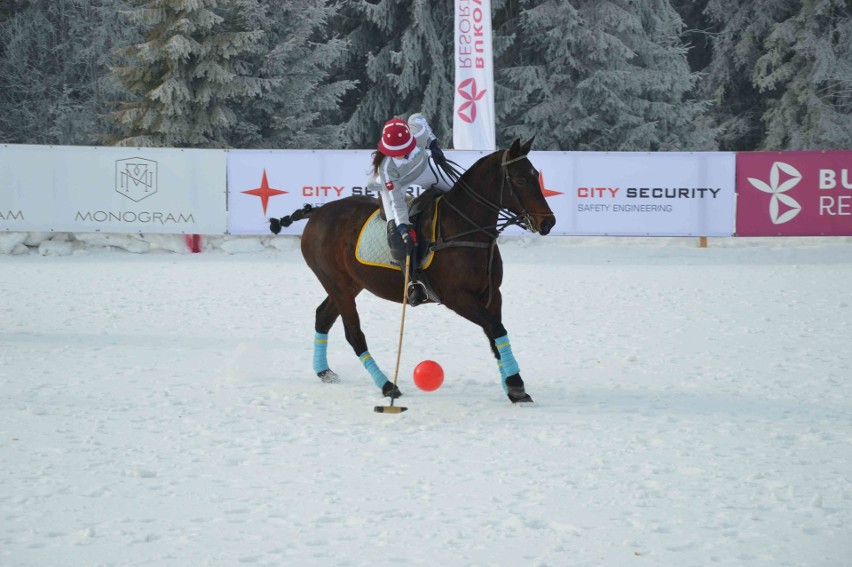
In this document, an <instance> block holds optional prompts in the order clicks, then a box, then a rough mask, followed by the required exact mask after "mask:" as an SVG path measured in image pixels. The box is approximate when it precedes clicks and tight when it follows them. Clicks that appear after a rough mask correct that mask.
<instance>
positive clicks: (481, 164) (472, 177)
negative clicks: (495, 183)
mask: <svg viewBox="0 0 852 567" xmlns="http://www.w3.org/2000/svg"><path fill="white" fill-rule="evenodd" d="M504 151H505V150H496V151H494V152H492V153H490V154H487V155H484V156H482V157H481V158H479V159H478V160H476V161H475V162H473V165H471V166H470V167H469V168H467V170H465V172H464V173H462V174H461V177H459V179H458V180H457V181H456V182H455V183H453V187H452V188H451V189H450V191H453V190H455V189H456V188H458V187H461V186H463V185H467V186H468V187H473V186H474V185H473V184H472V182H474V181H476V177H477V176H479V175H481V173H479V171H480V170H484V171H487V167H486V166H487V162H488V161H489V160H496V159H498V158H499V156H501V155H502V154H503V152H504Z"/></svg>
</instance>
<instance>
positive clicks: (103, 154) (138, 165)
mask: <svg viewBox="0 0 852 567" xmlns="http://www.w3.org/2000/svg"><path fill="white" fill-rule="evenodd" d="M225 164H226V161H225V152H224V151H221V150H189V149H185V150H182V149H174V148H171V149H167V148H112V147H110V148H104V147H82V146H61V147H59V146H28V145H4V146H2V147H0V211H2V215H0V230H13V231H21V232H26V231H60V232H116V233H127V232H148V233H182V232H183V233H196V234H223V233H224V231H225V228H226V218H225V196H226V195H225Z"/></svg>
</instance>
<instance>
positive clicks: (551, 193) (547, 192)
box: [538, 171, 562, 197]
mask: <svg viewBox="0 0 852 567" xmlns="http://www.w3.org/2000/svg"><path fill="white" fill-rule="evenodd" d="M538 184H539V185H541V192H542V193H543V194H544V196H545V197H553V196H554V195H561V194H562V191H552V190H550V189H545V188H544V172H543V171H539V172H538Z"/></svg>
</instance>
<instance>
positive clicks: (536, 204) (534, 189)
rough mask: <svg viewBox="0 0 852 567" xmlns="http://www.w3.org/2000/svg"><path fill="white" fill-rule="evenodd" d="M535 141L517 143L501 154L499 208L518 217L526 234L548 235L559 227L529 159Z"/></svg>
mask: <svg viewBox="0 0 852 567" xmlns="http://www.w3.org/2000/svg"><path fill="white" fill-rule="evenodd" d="M534 139H535V137H533V138H531V139H530V140H529V141H527V143H525V144H523V145H522V144H521V140H520V138H519V139H516V140H515V141H514V142H512V145H511V147H509V149H508V150H504V151H503V152H502V157H501V161H500V167H501V169H502V176H503V179H502V181H501V185H502V187H501V190H500V206H501V207H502V208H504V209H508V210H509V211H511V212H513V213H514V214H516V215H517V216H518V217H519V220H520V222H521V225H522V226H523V227H524V228H526V229H527V230H529V231H531V232H538V233H540V234H542V235H545V234H548V233H549V232H550V229H552V228H553V225H555V224H556V217H555V216H554V214H553V211H551V210H550V206H549V205H548V204H547V200H546V199H545V198H544V193H543V192H542V187H541V178H540V175H539V172H538V170H537V169H536V168H535V166H533V164H532V162H531V161H530V159H529V157H528V156H527V154H529V152H530V147H532V143H533V140H534Z"/></svg>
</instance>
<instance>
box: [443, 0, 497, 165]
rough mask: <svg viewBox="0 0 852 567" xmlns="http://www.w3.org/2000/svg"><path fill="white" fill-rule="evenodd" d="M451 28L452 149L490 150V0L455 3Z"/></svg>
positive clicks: (492, 130) (492, 145)
mask: <svg viewBox="0 0 852 567" xmlns="http://www.w3.org/2000/svg"><path fill="white" fill-rule="evenodd" d="M454 29H455V51H454V52H453V58H454V60H455V61H454V64H455V68H456V84H455V97H454V101H453V147H454V148H455V149H457V150H494V149H496V148H497V145H496V135H495V122H494V63H493V57H492V55H491V0H455V28H454Z"/></svg>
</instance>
